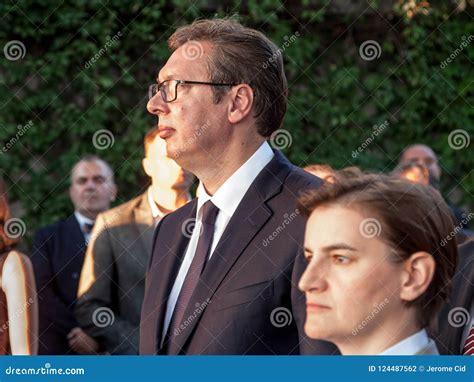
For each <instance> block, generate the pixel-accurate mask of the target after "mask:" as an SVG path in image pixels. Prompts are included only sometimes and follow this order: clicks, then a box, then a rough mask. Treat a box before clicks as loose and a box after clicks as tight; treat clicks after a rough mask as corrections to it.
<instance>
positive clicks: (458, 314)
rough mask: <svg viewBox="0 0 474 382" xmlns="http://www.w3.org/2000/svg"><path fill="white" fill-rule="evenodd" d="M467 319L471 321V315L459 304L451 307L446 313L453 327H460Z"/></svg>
mask: <svg viewBox="0 0 474 382" xmlns="http://www.w3.org/2000/svg"><path fill="white" fill-rule="evenodd" d="M469 321H471V317H470V315H469V312H468V310H467V309H466V308H463V307H461V306H457V307H456V308H453V309H451V310H450V311H449V313H448V322H449V325H451V326H452V327H453V328H460V327H461V326H464V325H466V324H467V323H468V322H469Z"/></svg>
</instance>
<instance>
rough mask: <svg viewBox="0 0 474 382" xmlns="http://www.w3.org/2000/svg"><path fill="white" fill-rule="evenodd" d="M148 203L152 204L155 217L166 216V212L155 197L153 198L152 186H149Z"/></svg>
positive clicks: (152, 213) (152, 212)
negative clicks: (158, 204) (157, 203)
mask: <svg viewBox="0 0 474 382" xmlns="http://www.w3.org/2000/svg"><path fill="white" fill-rule="evenodd" d="M147 193H148V204H150V209H151V216H152V217H153V219H156V218H160V219H161V218H162V217H163V216H165V213H164V212H163V211H161V210H160V209H159V208H158V206H157V205H156V202H155V199H153V193H152V192H151V187H148V191H147Z"/></svg>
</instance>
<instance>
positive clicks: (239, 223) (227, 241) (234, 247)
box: [170, 151, 292, 354]
mask: <svg viewBox="0 0 474 382" xmlns="http://www.w3.org/2000/svg"><path fill="white" fill-rule="evenodd" d="M291 166H292V165H291V164H290V162H289V161H288V160H287V159H286V158H285V157H284V156H283V155H282V154H280V153H279V152H278V151H276V152H275V156H274V158H273V159H272V160H271V161H270V163H269V164H268V165H267V166H266V167H265V168H264V169H263V170H262V171H261V172H260V174H259V175H258V176H257V178H256V179H255V180H254V182H253V183H252V185H251V186H250V188H249V190H248V191H247V193H246V194H245V196H244V198H243V199H242V201H241V202H240V204H239V206H238V207H237V210H236V211H235V213H234V215H233V216H232V218H231V219H230V221H229V224H228V225H227V227H226V229H225V231H224V233H223V234H222V237H221V239H220V240H219V243H218V244H217V247H216V249H215V251H214V253H213V254H212V257H211V259H210V260H209V262H208V264H207V265H206V268H205V270H204V272H203V274H202V276H201V282H200V283H199V284H198V286H197V287H196V290H195V291H194V293H193V296H192V298H191V301H192V303H190V304H189V306H188V307H187V309H186V311H185V313H184V317H185V318H186V317H189V316H196V317H195V319H194V320H192V321H191V320H190V321H188V322H189V325H186V326H185V329H184V330H183V331H182V332H181V333H180V335H179V336H177V337H176V340H175V341H174V343H173V344H174V346H172V347H171V348H170V354H178V353H179V352H180V351H181V349H183V348H184V346H185V344H186V341H187V340H188V338H189V336H190V335H191V333H192V332H193V330H194V328H195V327H196V324H197V323H198V322H199V320H200V318H201V317H202V315H203V313H202V312H203V311H204V310H205V308H206V307H207V303H206V302H208V301H210V300H212V296H213V295H214V292H215V291H216V290H217V288H218V287H219V285H220V284H221V283H222V281H223V280H224V278H225V276H226V275H227V273H228V272H229V270H230V269H231V268H232V266H233V265H234V263H235V262H236V261H237V259H238V258H239V257H240V255H241V254H242V253H243V252H244V250H245V248H247V246H248V245H249V243H250V242H251V241H252V239H253V238H254V237H255V235H257V234H258V233H259V232H260V230H261V229H262V227H263V226H264V225H265V223H266V222H267V221H268V219H270V217H271V216H272V213H273V212H272V211H271V209H270V208H269V207H268V206H267V204H266V202H267V201H268V200H269V199H270V198H272V197H273V196H274V195H276V194H278V193H279V192H281V189H282V186H283V182H284V179H285V178H286V176H287V175H288V173H289V172H290V170H291ZM197 306H201V308H202V309H200V310H199V311H200V314H199V315H196V314H194V312H195V311H196V309H197Z"/></svg>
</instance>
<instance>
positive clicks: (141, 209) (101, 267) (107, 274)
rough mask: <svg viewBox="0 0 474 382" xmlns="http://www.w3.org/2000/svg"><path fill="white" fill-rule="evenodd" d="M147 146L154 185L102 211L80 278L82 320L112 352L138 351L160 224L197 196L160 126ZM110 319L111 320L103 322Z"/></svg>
mask: <svg viewBox="0 0 474 382" xmlns="http://www.w3.org/2000/svg"><path fill="white" fill-rule="evenodd" d="M144 148H145V157H144V158H143V160H142V165H143V169H144V170H145V173H146V174H147V175H148V176H149V177H150V179H151V185H150V187H148V188H147V189H146V191H145V192H144V193H143V194H141V195H140V196H138V197H136V198H134V199H132V200H130V201H128V202H127V203H124V204H122V205H120V206H118V207H115V208H113V209H111V210H108V211H106V212H103V213H101V214H99V215H98V216H97V219H96V224H95V226H94V230H93V232H92V238H91V241H90V244H89V246H88V247H87V251H86V257H85V260H84V266H83V268H82V273H81V278H80V282H79V290H78V301H77V303H76V307H75V312H76V317H77V320H78V321H79V324H80V326H81V327H82V328H83V330H84V331H85V332H86V333H87V334H89V335H90V336H92V337H93V338H94V339H95V340H96V341H97V342H98V343H99V344H100V347H101V349H103V350H105V351H106V352H107V353H110V354H138V343H139V326H140V313H141V307H142V301H143V295H144V293H145V274H146V269H147V266H148V263H149V262H150V256H151V250H152V242H153V232H154V228H155V227H156V225H157V224H158V223H159V221H160V220H161V219H162V217H163V216H165V215H166V214H168V213H169V212H171V211H174V210H175V209H177V208H179V207H181V206H183V205H184V204H186V203H187V202H188V201H189V200H190V199H191V195H190V193H189V187H190V185H191V182H192V175H191V174H189V173H187V172H185V171H184V170H183V169H182V168H181V167H180V166H179V165H178V164H177V163H176V162H175V161H174V160H172V159H171V158H170V157H168V155H167V153H166V142H165V141H164V140H163V139H161V138H160V137H159V129H158V127H155V128H153V129H151V130H150V131H149V132H148V133H147V134H146V136H145V139H144ZM178 229H179V228H178ZM100 316H102V320H103V321H99V320H98V318H99V317H100ZM106 320H109V323H110V325H101V324H100V323H105V322H106Z"/></svg>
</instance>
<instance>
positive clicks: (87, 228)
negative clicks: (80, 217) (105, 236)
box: [82, 223, 94, 234]
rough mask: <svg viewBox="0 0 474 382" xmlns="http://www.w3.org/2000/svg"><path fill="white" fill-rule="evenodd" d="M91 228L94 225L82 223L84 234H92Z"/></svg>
mask: <svg viewBox="0 0 474 382" xmlns="http://www.w3.org/2000/svg"><path fill="white" fill-rule="evenodd" d="M92 228H94V223H92V224H90V223H84V225H83V226H82V231H83V232H84V233H86V234H90V233H91V232H92Z"/></svg>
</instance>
